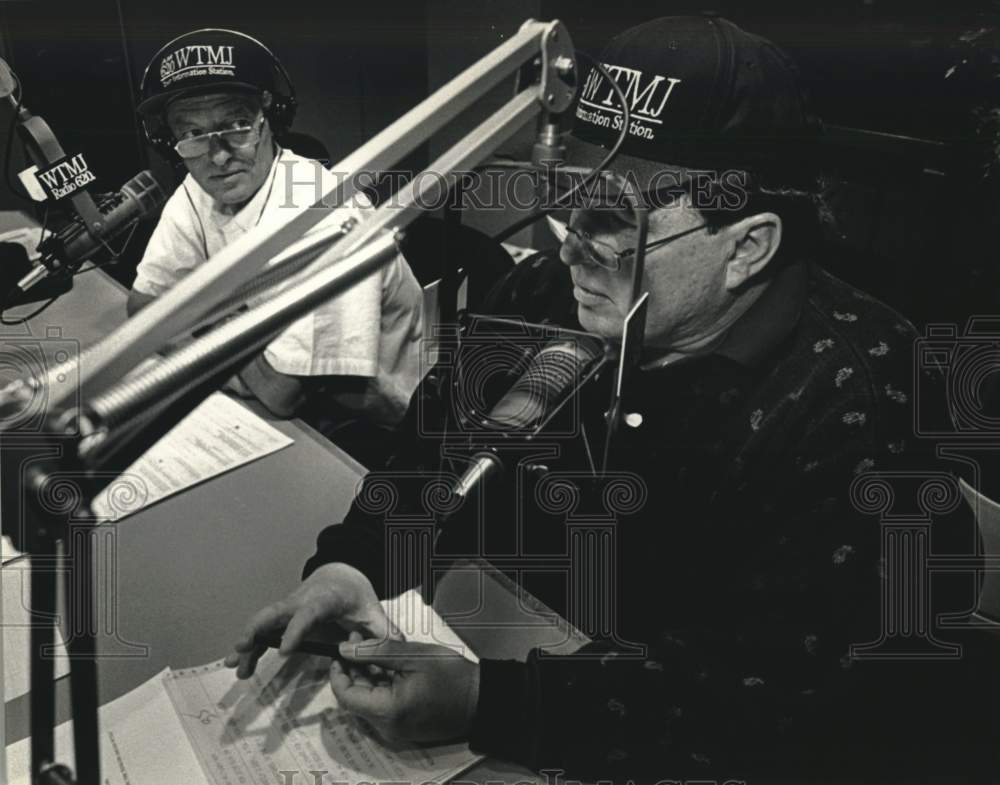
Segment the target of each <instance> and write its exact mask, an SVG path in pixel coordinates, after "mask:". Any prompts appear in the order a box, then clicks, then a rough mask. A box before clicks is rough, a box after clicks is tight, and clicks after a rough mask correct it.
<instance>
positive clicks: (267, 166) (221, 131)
mask: <svg viewBox="0 0 1000 785" xmlns="http://www.w3.org/2000/svg"><path fill="white" fill-rule="evenodd" d="M141 93H142V95H141V102H140V104H139V111H140V113H141V115H142V118H143V124H144V127H145V129H146V133H147V136H148V137H149V140H150V142H151V143H152V144H153V146H154V147H155V148H156V149H157V150H159V151H160V152H162V153H163V154H164V155H166V156H168V157H169V158H171V160H174V161H178V160H179V161H182V162H183V163H184V166H185V167H186V168H187V171H188V174H187V177H185V178H184V181H183V182H182V183H181V185H180V187H179V188H178V189H177V190H176V191H175V192H174V194H173V196H171V198H170V199H169V200H168V202H167V204H166V206H165V207H164V209H163V215H162V217H161V218H160V222H159V224H158V225H157V227H156V229H155V231H154V232H153V236H152V238H151V239H150V242H149V246H148V247H147V249H146V253H145V255H144V256H143V258H142V261H141V262H140V264H139V267H138V274H137V277H136V280H135V284H134V286H133V290H132V294H131V296H130V298H129V311H130V313H134V312H135V311H136V310H138V309H139V308H141V307H142V306H143V305H145V304H146V303H147V302H149V301H150V300H152V299H153V298H155V297H157V296H159V295H160V294H162V293H163V292H165V291H167V290H168V289H170V288H171V287H172V286H174V285H175V284H176V283H177V282H178V281H179V280H180V279H181V278H183V277H184V276H185V275H187V274H188V273H189V272H191V271H192V270H194V269H195V268H197V267H198V266H200V265H202V264H204V263H205V262H206V261H207V260H208V259H209V258H210V257H212V256H213V255H214V254H216V253H218V252H219V250H220V249H222V248H223V247H225V246H226V245H228V244H229V243H231V242H233V241H234V240H236V239H237V238H239V237H241V236H242V235H244V234H246V233H248V232H251V231H254V230H255V229H256V228H258V227H259V228H261V229H264V228H273V227H274V226H276V225H277V224H280V222H281V221H282V220H283V218H284V215H285V214H287V212H288V208H291V207H297V208H301V207H304V206H311V205H313V204H314V203H315V202H316V201H317V200H318V198H319V196H320V195H321V194H322V193H323V189H324V188H326V189H328V188H330V186H331V185H332V184H333V183H334V175H333V174H332V173H330V172H328V171H327V170H326V169H324V168H323V167H322V166H321V165H320V164H319V163H318V162H316V161H311V160H308V159H305V158H302V157H301V156H299V155H296V154H295V153H294V152H292V151H291V150H289V149H286V148H283V147H282V146H281V145H280V144H279V142H278V139H280V138H281V137H282V136H283V135H284V133H285V132H286V131H287V130H288V128H289V126H290V124H291V122H292V118H293V116H294V113H295V94H294V88H293V86H292V84H291V81H290V79H289V78H288V75H287V73H286V72H285V70H284V69H283V68H282V66H281V64H280V62H279V61H278V60H277V59H276V58H275V56H274V55H273V54H272V53H271V52H270V50H268V49H267V48H266V47H265V46H264V45H263V44H261V43H260V42H259V41H257V40H256V39H254V38H251V37H250V36H247V35H244V34H243V33H239V32H236V31H232V30H215V29H205V30H196V31H194V32H191V33H187V34H186V35H183V36H180V37H179V38H175V39H174V40H172V41H170V42H169V43H168V44H166V45H165V46H164V47H163V48H162V49H161V50H160V51H159V52H157V53H156V55H154V57H153V59H152V60H151V61H150V63H149V66H148V67H147V68H146V72H145V74H144V76H143V81H142V87H141ZM362 201H363V200H362ZM366 205H367V202H364V203H361V204H356V205H354V206H352V207H350V208H345V209H344V210H338V211H336V212H334V213H332V214H331V216H330V218H327V219H325V220H326V221H332V222H335V223H338V224H339V223H342V222H344V221H345V220H346V219H348V218H349V217H350V216H351V214H352V212H354V211H356V209H357V208H358V207H364V206H366ZM421 308H422V295H421V292H420V287H419V285H418V284H417V282H416V279H415V278H414V277H413V274H412V272H411V271H410V268H409V266H408V265H407V263H406V262H405V260H403V258H402V257H397V258H396V259H394V260H393V261H392V262H391V263H389V264H388V265H387V266H385V267H383V268H382V269H381V270H380V271H379V272H378V273H376V274H373V275H371V276H370V277H368V278H367V279H365V280H364V281H362V282H360V283H359V284H357V285H355V286H353V287H351V288H350V289H348V290H346V291H345V292H343V293H342V294H340V295H338V296H337V297H335V298H333V299H332V300H330V301H329V302H327V303H325V304H324V305H322V306H320V307H319V308H317V309H316V310H315V311H313V312H312V313H310V314H308V315H307V316H305V317H303V318H301V319H299V320H298V321H296V322H295V323H293V324H292V325H291V326H290V327H288V328H287V329H286V330H285V331H284V332H282V333H281V334H280V335H279V336H278V337H277V338H275V339H274V340H273V341H272V342H271V343H270V344H269V345H268V346H267V348H266V349H265V350H264V351H263V352H262V353H261V354H260V355H258V356H257V357H256V358H255V359H254V360H253V362H251V363H250V364H249V365H247V366H246V367H245V368H243V369H242V370H241V371H240V372H239V374H237V375H236V376H235V377H233V379H232V380H231V381H230V383H229V385H228V386H229V387H230V389H234V390H236V391H237V392H240V393H241V394H245V395H246V394H252V395H254V396H256V397H257V398H259V399H260V400H261V401H262V402H263V403H264V404H265V405H266V406H267V407H268V408H269V409H270V410H271V411H272V412H274V413H275V414H278V415H282V416H289V415H291V414H293V413H296V412H299V413H301V412H302V408H301V407H302V406H303V405H304V404H306V405H307V407H308V408H309V409H311V410H315V411H318V412H319V413H320V414H321V415H322V419H324V421H333V422H332V424H333V427H334V428H336V426H337V422H336V420H337V416H338V415H339V416H340V417H341V418H351V417H357V416H360V417H362V418H365V419H366V420H368V421H370V422H372V423H375V424H377V425H394V424H395V423H397V422H398V421H399V420H400V418H401V417H402V415H403V413H404V412H405V411H406V406H407V404H408V403H409V398H410V395H411V393H412V392H413V390H414V388H415V387H416V385H417V382H418V358H417V348H418V345H417V341H418V339H419V337H420V336H421V334H422V327H421V318H422V315H421V314H422V311H421Z"/></svg>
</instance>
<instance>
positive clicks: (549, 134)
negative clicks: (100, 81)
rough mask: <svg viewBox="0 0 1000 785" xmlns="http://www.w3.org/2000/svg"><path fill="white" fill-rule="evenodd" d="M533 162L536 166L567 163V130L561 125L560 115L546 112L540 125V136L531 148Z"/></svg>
mask: <svg viewBox="0 0 1000 785" xmlns="http://www.w3.org/2000/svg"><path fill="white" fill-rule="evenodd" d="M531 163H533V164H535V165H536V166H545V167H553V166H562V165H563V164H564V163H566V132H565V131H563V130H561V129H560V127H559V116H558V115H551V114H549V113H548V112H546V113H545V114H544V115H543V117H542V120H541V121H540V122H539V126H538V138H537V139H536V140H535V144H534V145H533V146H532V148H531Z"/></svg>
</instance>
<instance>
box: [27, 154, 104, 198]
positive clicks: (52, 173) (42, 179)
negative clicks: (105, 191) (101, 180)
mask: <svg viewBox="0 0 1000 785" xmlns="http://www.w3.org/2000/svg"><path fill="white" fill-rule="evenodd" d="M35 179H37V180H38V184H39V185H41V186H42V190H44V191H45V193H46V194H47V195H48V197H49V198H50V199H53V200H59V199H65V198H66V197H67V196H72V195H73V194H75V193H76V192H77V191H79V190H80V189H81V188H85V187H86V186H88V185H89V184H90V183H92V182H94V181H95V180H96V179H97V178H96V177H95V176H94V173H93V172H91V171H90V166H89V165H88V164H87V162H86V161H85V160H84V158H83V154H82V153H77V154H76V155H72V156H70V155H67V156H66V157H65V158H60V159H59V160H58V161H56V162H55V163H54V164H50V165H49V166H47V167H46V168H45V169H39V170H38V171H37V172H36V173H35Z"/></svg>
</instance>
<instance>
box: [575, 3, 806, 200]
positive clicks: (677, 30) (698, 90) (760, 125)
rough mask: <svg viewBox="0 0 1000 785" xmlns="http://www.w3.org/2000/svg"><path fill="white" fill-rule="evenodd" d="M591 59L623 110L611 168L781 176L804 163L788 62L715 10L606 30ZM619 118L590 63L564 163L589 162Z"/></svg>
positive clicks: (801, 111) (789, 177)
mask: <svg viewBox="0 0 1000 785" xmlns="http://www.w3.org/2000/svg"><path fill="white" fill-rule="evenodd" d="M600 60H601V62H602V64H603V65H604V66H605V68H606V69H607V71H608V72H609V74H610V76H611V77H612V78H613V79H614V80H615V82H616V83H617V84H618V86H619V87H620V88H621V90H622V92H623V93H624V94H625V99H626V101H627V104H628V107H629V110H630V112H631V119H630V122H629V128H628V134H627V136H626V138H625V141H624V142H623V144H622V147H621V148H620V154H619V156H618V157H617V158H616V159H615V161H614V162H612V163H611V164H610V165H609V169H611V171H614V172H618V173H622V174H624V173H626V172H630V173H631V174H633V175H639V176H643V175H644V176H647V177H649V176H652V174H653V173H654V172H655V171H658V170H659V171H662V170H663V169H689V168H690V169H715V170H725V169H740V170H748V171H751V172H754V173H757V174H760V175H764V176H765V177H766V179H768V180H772V181H773V180H778V181H784V182H786V183H787V184H789V185H791V184H793V183H794V182H796V181H800V180H802V179H803V177H806V176H808V171H809V170H811V169H812V167H811V166H810V165H809V164H810V161H811V158H812V157H813V156H814V154H815V150H814V148H813V147H812V142H813V141H814V140H815V138H816V136H817V129H818V124H817V123H816V122H815V121H814V120H811V118H810V117H809V116H808V114H807V111H806V104H805V99H804V96H803V93H802V89H801V87H800V84H799V78H798V71H797V68H796V67H795V65H794V63H793V62H792V61H791V59H790V58H789V57H788V56H787V55H786V54H785V53H784V52H782V51H781V50H780V49H779V48H778V47H777V46H776V45H774V44H773V43H771V42H770V41H767V40H766V39H764V38H761V37H759V36H756V35H752V34H750V33H747V32H746V31H744V30H741V29H740V28H739V27H737V26H736V25H735V24H733V23H732V22H730V21H728V20H726V19H722V18H720V17H714V16H676V17H663V18H661V19H655V20H653V21H650V22H646V23H644V24H641V25H638V26H637V27H633V28H631V29H629V30H626V31H625V32H624V33H621V34H620V35H618V36H616V37H615V38H613V39H612V40H611V42H610V43H609V44H608V45H607V47H605V49H604V51H603V52H602V53H601V56H600ZM622 118H623V114H622V111H621V104H620V101H619V99H618V96H617V95H616V94H615V92H614V90H613V89H612V87H611V86H610V85H609V84H608V83H607V80H606V79H605V78H604V76H603V75H602V74H601V73H600V72H598V71H597V70H596V69H594V68H592V69H591V70H590V72H589V74H588V76H587V79H586V81H585V82H584V85H583V87H582V90H581V93H580V97H579V101H578V104H577V108H576V119H575V123H574V126H573V137H572V138H571V139H570V140H569V145H568V147H569V159H570V163H574V164H577V163H580V164H586V165H589V166H593V165H595V164H596V163H598V162H599V161H600V160H601V159H602V158H603V157H604V156H605V155H606V153H607V151H608V150H609V149H610V148H611V147H612V145H613V144H614V143H615V141H616V139H617V138H618V136H619V134H620V129H621V126H622Z"/></svg>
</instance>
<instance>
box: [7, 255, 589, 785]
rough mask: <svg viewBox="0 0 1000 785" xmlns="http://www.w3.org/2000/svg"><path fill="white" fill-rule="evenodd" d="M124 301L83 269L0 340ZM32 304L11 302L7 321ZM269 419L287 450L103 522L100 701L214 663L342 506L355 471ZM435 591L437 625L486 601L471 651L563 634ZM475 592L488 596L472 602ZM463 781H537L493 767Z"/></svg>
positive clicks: (462, 589)
mask: <svg viewBox="0 0 1000 785" xmlns="http://www.w3.org/2000/svg"><path fill="white" fill-rule="evenodd" d="M124 303H125V292H124V290H123V289H122V288H121V287H120V286H119V285H118V284H117V283H115V282H114V281H112V280H111V279H110V278H108V277H107V276H105V275H104V274H103V273H101V272H91V273H86V274H84V275H82V276H78V278H77V279H76V281H75V285H74V288H73V291H72V292H70V293H68V294H66V295H64V296H63V297H61V298H60V299H59V300H57V301H56V302H55V303H54V304H53V305H52V306H51V307H50V308H48V309H47V310H46V311H44V312H43V313H42V314H41V315H40V316H38V317H37V318H35V319H33V320H32V321H31V323H30V327H31V330H30V333H29V332H28V330H27V328H12V327H3V328H0V329H2V330H3V331H4V332H2V333H0V335H4V336H10V335H25V336H30V337H32V338H33V339H40V338H42V337H43V336H44V335H45V334H46V331H47V330H48V331H49V332H50V333H51V332H52V330H53V329H56V330H58V331H59V336H58V337H59V339H60V340H64V341H65V340H71V341H78V342H79V344H80V346H81V347H83V348H86V347H87V346H90V345H92V344H93V343H95V342H96V341H98V340H100V339H101V338H102V337H104V336H105V335H107V334H108V333H109V332H110V331H111V330H113V329H114V328H115V327H116V326H117V325H118V324H120V323H121V322H122V320H124V319H125V308H124ZM30 310H31V309H30V308H19V309H17V310H15V311H12V312H10V313H8V318H10V317H13V316H14V315H16V314H18V313H19V312H23V313H27V312H30ZM11 331H14V332H11ZM274 425H275V426H276V427H278V428H279V429H281V430H282V431H283V432H285V433H287V434H289V435H290V436H292V437H293V438H294V439H295V443H294V444H293V445H291V446H290V447H288V448H286V449H284V450H280V451H278V452H277V453H274V454H272V455H269V456H267V457H265V458H263V459H261V460H259V461H255V462H253V463H251V464H248V465H246V466H244V467H241V468H239V469H236V470H234V471H232V472H229V473H228V474H225V475H223V476H221V477H217V478H215V479H213V480H212V481H210V482H208V483H203V484H202V485H199V486H196V487H195V488H192V489H189V490H187V491H184V492H183V493H181V494H179V495H176V496H173V497H170V498H168V499H166V500H164V501H163V502H161V503H159V504H156V505H153V506H152V507H150V508H147V509H145V510H142V511H141V512H139V513H137V514H135V515H133V516H130V517H128V518H126V519H124V520H122V521H120V522H118V523H115V524H108V525H106V526H105V527H104V529H103V532H104V534H106V535H107V537H108V539H107V540H106V542H107V544H108V545H109V546H110V547H109V548H108V551H107V552H108V553H109V554H111V556H110V557H109V559H107V560H105V563H104V564H99V565H98V570H99V579H100V580H101V581H102V583H101V589H102V591H103V592H104V593H105V595H106V596H107V597H109V598H110V601H109V602H106V603H104V604H103V607H99V613H101V614H102V616H101V617H100V618H102V619H104V620H105V621H106V623H107V625H108V628H107V630H106V631H105V632H103V633H102V634H101V635H100V636H99V637H98V651H99V652H100V653H101V655H102V662H101V664H100V677H99V678H100V685H99V693H100V700H101V702H102V703H105V702H107V701H109V700H112V699H113V698H115V697H117V696H119V695H121V694H123V693H125V692H127V691H129V690H131V689H133V688H134V687H136V686H138V685H139V684H141V683H142V682H144V681H146V680H147V679H149V678H150V677H152V676H153V675H154V674H156V673H157V672H159V671H160V670H162V669H163V668H164V667H165V666H167V665H169V666H170V667H173V668H183V667H187V666H191V665H197V664H202V663H206V662H209V661H212V660H216V659H218V658H220V657H222V656H224V655H225V654H226V653H227V651H228V650H229V647H230V645H231V643H232V641H233V640H235V638H236V637H237V635H238V633H239V631H240V629H241V627H242V625H243V624H244V622H245V621H246V619H247V618H248V617H249V616H250V615H251V614H252V613H253V612H254V611H256V610H258V609H259V608H260V607H262V606H264V605H266V604H267V603H269V602H271V601H273V600H274V599H276V598H278V597H281V596H284V595H285V594H286V593H287V592H289V591H290V590H292V589H293V588H294V587H295V586H296V584H297V583H298V581H299V573H300V570H301V567H302V564H303V562H304V561H305V559H306V558H307V557H308V556H309V555H310V554H311V553H312V552H313V549H314V543H315V537H316V535H317V533H318V532H319V531H320V529H322V528H323V527H324V526H326V525H327V524H329V523H331V522H333V521H336V520H339V519H340V518H341V517H342V516H343V515H344V513H345V512H346V511H347V508H348V507H349V505H350V501H351V499H352V498H353V495H354V491H355V489H356V487H357V484H358V482H359V480H360V478H361V477H362V475H363V467H361V466H360V465H359V464H357V463H356V462H355V461H354V460H353V459H351V458H350V457H349V456H348V455H347V454H346V453H344V452H343V451H342V450H340V449H339V448H338V447H336V446H335V445H333V444H331V443H330V442H328V441H326V440H325V439H323V438H322V437H321V436H319V435H318V434H316V433H315V432H314V431H312V430H311V429H310V428H308V427H307V426H305V425H303V424H301V423H299V422H295V421H284V422H282V421H275V422H274ZM19 564H20V565H21V568H22V569H23V568H24V564H25V563H24V562H20V563H19V562H15V563H14V564H13V565H12V567H13V568H14V569H17V568H18V565H19ZM10 568H11V566H8V567H5V568H4V569H10ZM24 579H25V580H27V576H26V575H25V578H24ZM470 581H471V582H470ZM446 586H447V587H448V588H447V590H442V591H440V592H439V595H440V598H441V601H440V603H439V602H438V601H437V600H436V601H435V606H436V607H438V608H439V610H441V611H442V613H443V615H444V616H445V617H446V618H447V617H448V616H449V615H450V613H449V611H453V612H454V613H455V614H457V615H459V616H461V615H463V614H467V611H468V608H470V607H476V606H478V607H483V606H484V605H485V606H486V607H488V608H490V611H489V613H490V614H491V616H492V618H494V619H498V620H500V621H498V623H497V624H495V625H493V632H491V631H490V624H489V623H485V624H484V619H483V618H477V619H476V621H475V623H474V624H471V625H468V626H467V625H459V629H458V631H459V633H460V634H463V635H464V637H466V638H467V640H468V641H469V643H470V644H471V645H472V647H473V649H474V650H475V651H478V652H479V653H480V654H485V655H486V656H493V657H518V656H520V657H522V658H523V656H524V655H525V654H526V653H527V651H528V649H529V648H531V647H532V646H533V645H538V644H540V643H548V644H558V643H559V642H560V641H564V640H565V639H566V636H565V633H564V632H563V631H561V630H556V629H555V628H554V627H553V626H552V624H551V617H548V618H546V617H545V616H544V615H543V616H537V617H533V618H530V619H528V624H527V625H521V627H520V628H519V632H518V634H517V635H516V636H513V635H512V634H511V626H510V619H512V618H515V617H518V616H521V617H523V615H524V611H523V608H522V606H521V604H520V603H519V602H518V601H517V600H516V599H515V598H514V595H513V594H512V593H510V592H509V591H508V590H507V589H506V588H505V587H503V585H502V582H496V581H485V582H484V581H483V579H482V575H481V574H476V573H475V572H465V573H463V574H460V575H457V576H456V577H455V578H454V579H452V580H450V582H449V583H448V584H446ZM484 586H486V588H483V587H484ZM480 593H482V595H485V596H483V599H488V600H489V601H488V602H486V603H479V602H478V601H477V600H476V597H477V596H480ZM462 627H466V631H467V632H468V634H466V631H463V629H462ZM564 645H571V644H564ZM62 682H64V683H61V684H59V685H58V690H57V693H58V696H57V697H58V701H59V707H58V716H59V720H60V721H62V720H63V719H66V718H68V716H69V715H68V683H66V682H67V680H65V679H64V680H62ZM6 718H7V728H6V735H7V742H8V743H10V742H12V741H16V740H18V739H20V738H23V737H24V736H25V735H27V731H28V697H27V696H23V697H21V698H18V699H16V700H13V701H10V702H8V704H7V707H6ZM462 778H463V779H472V780H478V781H481V782H482V781H486V780H493V781H496V780H497V779H502V780H510V781H514V780H517V781H524V780H525V779H526V778H527V779H529V780H530V779H536V780H537V778H534V777H532V775H530V774H528V772H526V771H525V770H523V769H520V768H514V767H510V766H508V765H506V764H502V763H499V762H493V761H488V762H487V763H485V764H483V765H480V766H478V767H476V768H475V769H474V770H473V771H472V772H469V773H468V774H466V775H463V777H462Z"/></svg>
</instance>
